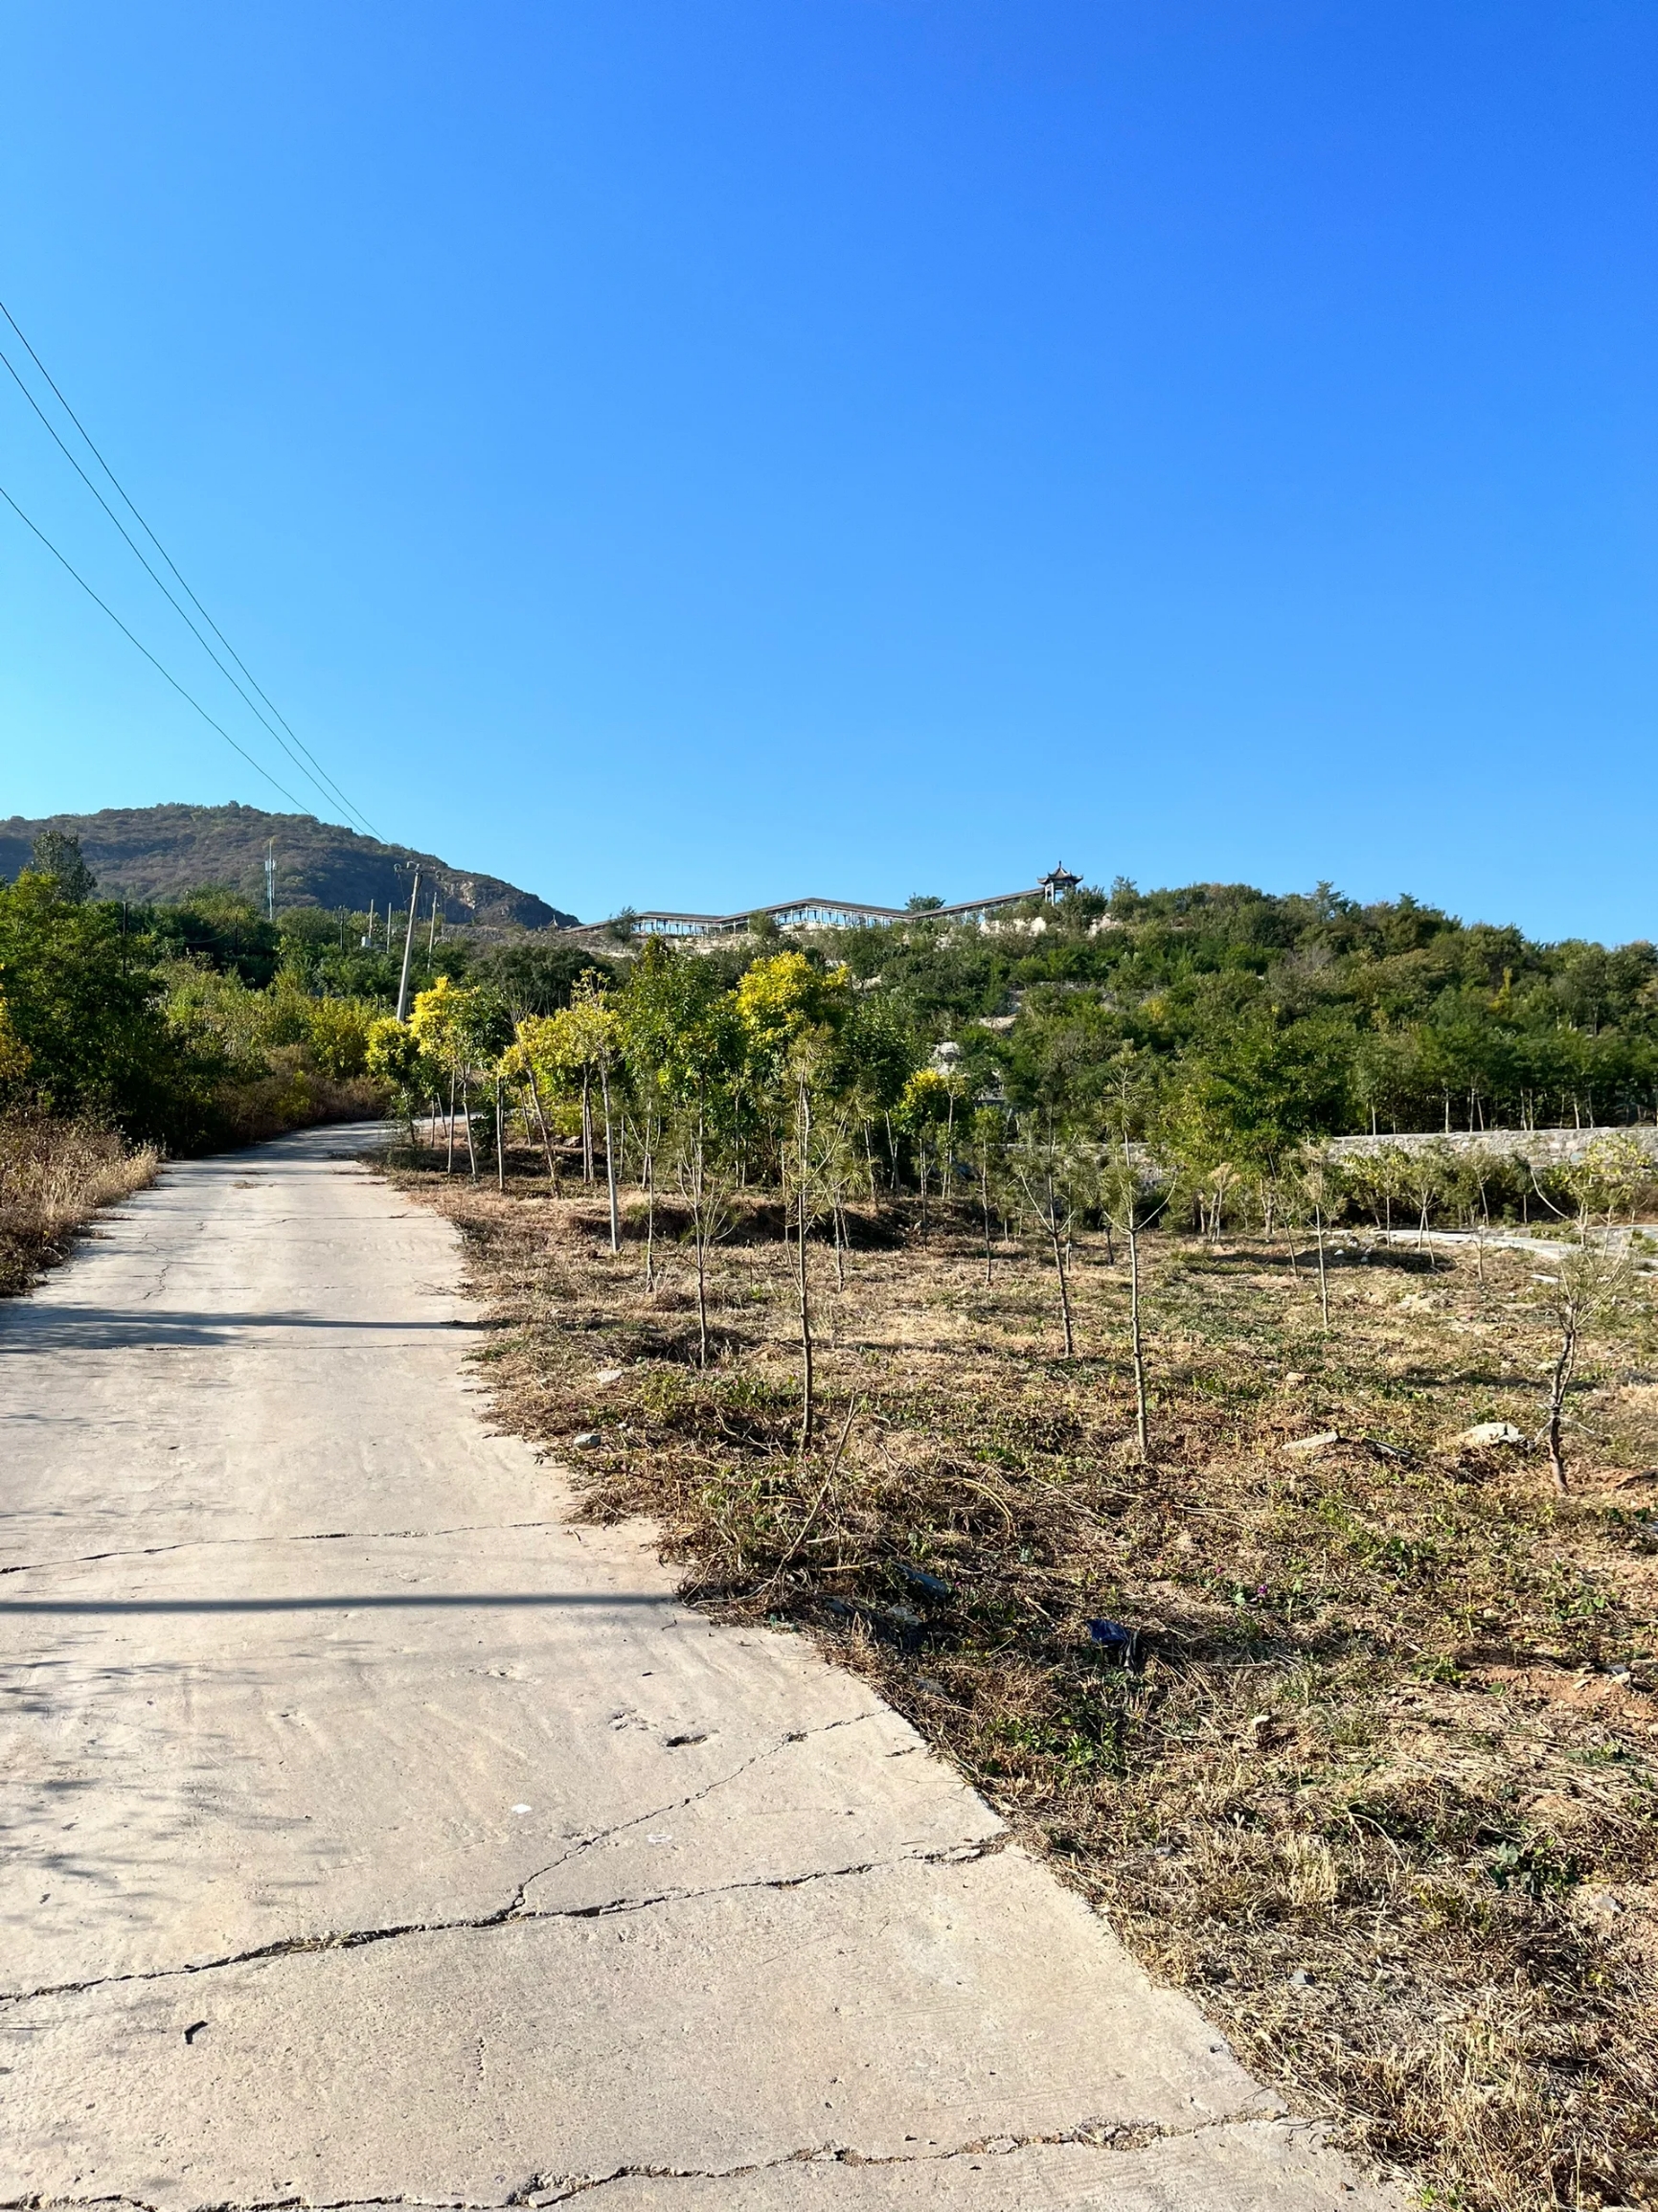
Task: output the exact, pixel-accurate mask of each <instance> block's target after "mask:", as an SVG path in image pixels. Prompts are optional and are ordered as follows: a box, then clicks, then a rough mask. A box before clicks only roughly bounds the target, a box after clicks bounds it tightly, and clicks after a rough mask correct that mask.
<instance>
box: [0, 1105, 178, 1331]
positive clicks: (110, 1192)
mask: <svg viewBox="0 0 1658 2212" xmlns="http://www.w3.org/2000/svg"><path fill="white" fill-rule="evenodd" d="M160 1164H161V1160H160V1155H159V1154H158V1153H157V1152H155V1151H154V1150H153V1149H152V1148H151V1147H149V1146H148V1145H146V1146H142V1147H140V1148H139V1149H138V1150H137V1151H128V1149H127V1148H126V1146H125V1144H124V1143H123V1142H122V1140H121V1138H120V1137H119V1136H118V1135H117V1134H116V1133H115V1132H114V1131H113V1130H112V1129H101V1128H99V1127H97V1126H96V1125H92V1124H86V1123H81V1122H63V1121H50V1120H47V1119H44V1118H34V1117H30V1116H24V1115H9V1116H0V1296H6V1295H10V1294H11V1293H12V1292H15V1291H18V1290H26V1289H27V1288H29V1286H30V1285H31V1284H32V1283H34V1282H35V1281H36V1280H37V1279H38V1277H39V1274H40V1271H41V1269H42V1268H44V1267H47V1266H54V1265H56V1264H57V1262H58V1261H60V1260H62V1259H65V1258H66V1257H67V1256H68V1253H69V1250H70V1247H71V1246H72V1244H73V1243H74V1241H75V1237H76V1235H77V1233H78V1232H79V1230H81V1229H83V1228H84V1227H85V1225H86V1223H87V1222H88V1221H90V1220H92V1218H93V1216H94V1215H95V1214H97V1213H99V1212H101V1211H102V1208H103V1207H105V1206H113V1205H116V1204H119V1202H120V1201H121V1200H122V1199H123V1198H126V1197H131V1196H132V1194H133V1192H134V1191H141V1190H143V1188H144V1187H145V1185H146V1184H147V1183H149V1182H152V1181H153V1180H154V1178H155V1173H156V1170H157V1168H158V1167H159V1166H160Z"/></svg>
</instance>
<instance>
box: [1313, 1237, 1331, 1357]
mask: <svg viewBox="0 0 1658 2212" xmlns="http://www.w3.org/2000/svg"><path fill="white" fill-rule="evenodd" d="M1312 1218H1313V1220H1314V1222H1315V1223H1316V1225H1317V1231H1318V1308H1319V1311H1320V1312H1321V1313H1322V1314H1323V1316H1324V1333H1325V1334H1326V1335H1327V1336H1328V1335H1329V1275H1328V1274H1327V1273H1326V1271H1325V1264H1324V1208H1323V1207H1322V1206H1314V1208H1313V1209H1312Z"/></svg>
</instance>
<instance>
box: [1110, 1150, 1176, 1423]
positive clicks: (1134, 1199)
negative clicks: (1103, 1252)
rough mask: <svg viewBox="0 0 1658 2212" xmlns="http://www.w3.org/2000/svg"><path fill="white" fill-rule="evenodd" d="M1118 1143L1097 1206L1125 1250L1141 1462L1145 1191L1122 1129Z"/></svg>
mask: <svg viewBox="0 0 1658 2212" xmlns="http://www.w3.org/2000/svg"><path fill="white" fill-rule="evenodd" d="M1121 1145H1122V1156H1121V1157H1120V1158H1117V1159H1113V1160H1111V1161H1110V1162H1109V1164H1108V1165H1107V1166H1106V1168H1105V1171H1104V1173H1103V1174H1102V1177H1101V1182H1100V1206H1101V1211H1102V1214H1103V1215H1104V1217H1105V1219H1106V1220H1108V1221H1114V1222H1115V1223H1116V1225H1117V1227H1118V1228H1119V1229H1120V1230H1121V1231H1122V1235H1123V1242H1124V1247H1125V1248H1126V1250H1127V1253H1128V1356H1129V1363H1130V1366H1131V1368H1132V1371H1133V1376H1134V1439H1135V1443H1136V1445H1137V1447H1138V1448H1139V1452H1140V1457H1141V1460H1142V1462H1143V1463H1145V1464H1149V1462H1150V1458H1151V1420H1150V1403H1149V1393H1148V1391H1147V1381H1146V1339H1145V1332H1144V1329H1143V1327H1142V1317H1141V1298H1140V1237H1141V1232H1142V1230H1143V1229H1144V1228H1145V1227H1146V1226H1147V1221H1146V1191H1145V1187H1144V1185H1143V1183H1142V1180H1141V1175H1140V1171H1139V1169H1138V1168H1137V1167H1136V1166H1135V1164H1134V1152H1133V1147H1132V1145H1131V1144H1130V1142H1129V1139H1128V1135H1127V1131H1126V1129H1124V1131H1123V1133H1122V1137H1121ZM1167 1202H1168V1201H1167V1199H1166V1198H1165V1199H1164V1200H1162V1201H1160V1202H1159V1203H1158V1205H1157V1206H1156V1207H1155V1208H1154V1209H1153V1212H1152V1217H1151V1218H1152V1219H1153V1220H1155V1218H1156V1216H1157V1214H1159V1213H1161V1212H1162V1210H1163V1206H1164V1205H1165V1204H1167Z"/></svg>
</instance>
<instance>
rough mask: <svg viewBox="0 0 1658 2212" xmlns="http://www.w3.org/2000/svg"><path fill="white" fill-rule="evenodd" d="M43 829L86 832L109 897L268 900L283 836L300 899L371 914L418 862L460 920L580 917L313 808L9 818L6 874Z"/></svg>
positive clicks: (289, 895) (2, 833)
mask: <svg viewBox="0 0 1658 2212" xmlns="http://www.w3.org/2000/svg"><path fill="white" fill-rule="evenodd" d="M43 830H60V831H62V832H65V833H66V834H71V835H75V836H79V839H80V846H81V850H82V852H83V853H84V854H85V855H86V858H87V861H88V863H89V864H90V866H91V868H92V870H93V873H94V874H95V875H96V876H97V878H98V888H99V892H100V895H101V896H102V897H103V898H105V899H130V900H134V901H163V902H165V901H171V900H176V899H178V898H179V897H180V896H181V895H182V894H183V893H185V892H187V891H193V890H195V889H196V888H198V887H199V886H200V885H202V884H205V883H223V884H228V885H230V886H231V887H232V888H233V889H235V890H238V891H240V892H242V893H244V894H245V895H246V896H247V897H249V898H251V899H256V900H258V901H259V902H260V903H261V905H262V904H263V902H264V861H265V842H266V839H267V838H272V837H274V838H275V840H276V895H277V906H278V910H279V911H281V910H282V909H283V908H284V907H292V906H322V907H329V908H334V907H345V908H347V909H348V910H349V911H351V912H352V913H366V912H367V910H368V907H369V904H370V902H371V901H373V902H374V904H375V906H376V907H378V908H381V909H383V908H384V907H385V906H386V905H387V904H388V902H389V903H391V904H392V905H401V904H403V903H404V902H406V901H407V899H408V896H409V873H408V872H409V868H410V866H411V865H412V864H416V863H418V864H419V867H420V881H421V885H422V892H421V902H422V905H423V904H424V903H425V900H426V898H427V896H428V895H429V894H430V893H431V892H432V891H434V890H435V891H437V893H438V895H439V899H440V901H441V903H442V905H443V912H444V915H445V916H446V918H447V919H448V920H449V921H450V922H451V923H471V922H481V923H486V924H492V925H494V926H496V927H517V928H522V929H565V928H569V927H571V926H572V925H573V924H574V923H575V921H576V916H575V915H574V914H566V913H563V912H561V911H560V909H559V908H557V907H556V906H550V905H548V903H547V902H546V901H545V900H543V899H538V898H536V897H535V895H534V892H530V891H520V890H519V889H518V887H517V885H516V884H513V883H508V882H504V881H503V880H502V878H500V877H498V876H485V875H480V874H478V873H477V872H476V871H475V870H471V869H466V868H456V867H453V866H451V865H450V863H449V862H448V861H446V860H440V859H439V858H438V856H437V855H436V854H434V853H417V852H415V851H414V850H413V849H412V848H411V847H409V846H407V845H384V844H381V843H380V841H379V839H378V838H375V837H363V836H359V835H358V834H357V832H355V831H354V830H343V829H341V828H339V827H338V826H337V825H336V824H334V823H332V822H319V821H318V820H317V818H316V817H315V815H314V814H267V813H265V812H263V811H262V810H261V809H260V808H258V807H241V806H238V805H236V804H235V803H234V802H233V803H232V804H231V805H230V806H228V807H106V808H104V809H103V810H102V812H100V813H97V814H53V815H49V816H47V817H46V818H44V819H43V820H40V821H27V820H25V819H24V818H23V817H22V816H21V815H17V814H14V815H12V816H11V819H10V820H9V821H0V877H4V878H8V879H10V878H13V877H15V876H16V874H17V872H18V870H19V869H20V868H23V867H25V866H27V864H28V860H29V853H30V848H31V846H32V845H33V844H34V839H35V838H36V837H37V836H38V835H39V834H40V832H41V831H43Z"/></svg>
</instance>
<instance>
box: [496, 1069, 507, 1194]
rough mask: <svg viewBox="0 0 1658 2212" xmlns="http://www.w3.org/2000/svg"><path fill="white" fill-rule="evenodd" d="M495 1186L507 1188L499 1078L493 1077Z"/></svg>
mask: <svg viewBox="0 0 1658 2212" xmlns="http://www.w3.org/2000/svg"><path fill="white" fill-rule="evenodd" d="M495 1188H496V1189H497V1190H498V1191H504V1190H505V1189H506V1188H507V1131H506V1125H505V1122H504V1120H503V1118H502V1112H501V1078H500V1076H499V1075H497V1076H496V1078H495Z"/></svg>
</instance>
